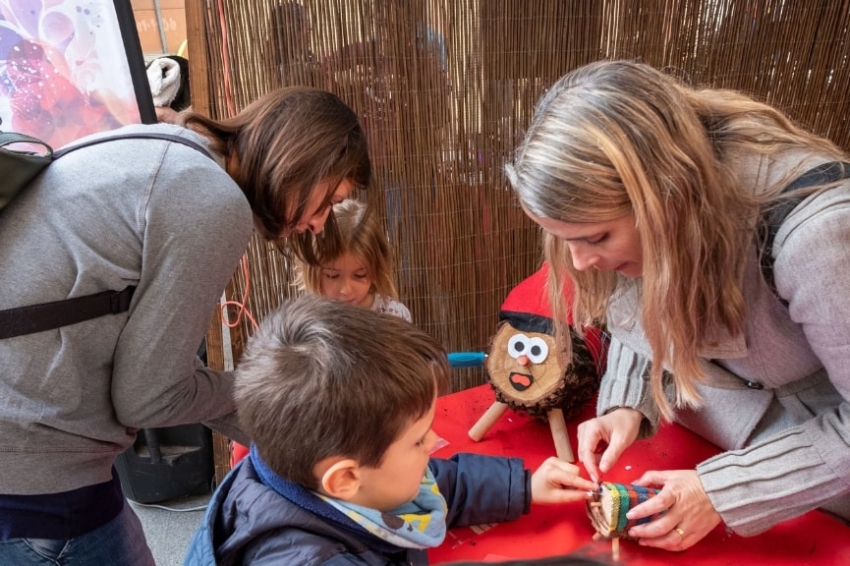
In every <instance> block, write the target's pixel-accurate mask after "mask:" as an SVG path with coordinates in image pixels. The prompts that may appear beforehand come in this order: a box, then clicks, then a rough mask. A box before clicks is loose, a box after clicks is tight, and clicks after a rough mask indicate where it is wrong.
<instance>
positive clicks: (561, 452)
mask: <svg viewBox="0 0 850 566" xmlns="http://www.w3.org/2000/svg"><path fill="white" fill-rule="evenodd" d="M546 417H547V419H548V420H549V428H550V429H551V430H552V440H554V441H555V454H556V455H557V456H558V458H560V459H561V460H563V461H564V462H575V460H576V459H575V456H573V448H572V446H570V438H569V437H568V436H567V423H566V422H565V421H564V413H563V411H561V409H552V410H551V411H549V412H547V413H546Z"/></svg>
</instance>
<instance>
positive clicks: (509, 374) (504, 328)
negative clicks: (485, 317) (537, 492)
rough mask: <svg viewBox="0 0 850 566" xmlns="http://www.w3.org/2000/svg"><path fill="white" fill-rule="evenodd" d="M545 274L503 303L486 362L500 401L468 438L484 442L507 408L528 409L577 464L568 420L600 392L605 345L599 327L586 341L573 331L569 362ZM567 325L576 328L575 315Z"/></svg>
mask: <svg viewBox="0 0 850 566" xmlns="http://www.w3.org/2000/svg"><path fill="white" fill-rule="evenodd" d="M547 276H548V268H547V265H546V264H545V263H544V265H543V267H541V268H540V269H539V270H538V271H537V272H536V273H535V274H534V275H532V276H531V277H529V278H527V279H525V280H524V281H522V282H521V283H520V284H519V285H517V286H516V287H515V288H514V289H513V290H511V292H510V293H509V294H508V296H507V298H506V299H505V301H504V303H502V307H501V309H500V311H499V319H500V322H499V326H498V327H497V330H496V334H495V335H494V336H493V338H492V340H491V343H490V350H489V354H488V356H487V359H486V362H485V363H486V367H487V374H488V378H489V381H490V385H491V386H492V387H493V389H494V391H495V393H496V402H495V403H493V404H492V405H491V406H490V408H489V409H488V410H487V411H486V412H485V413H484V415H482V416H481V418H480V419H478V422H476V423H475V425H473V427H472V428H471V429H470V430H469V436H470V438H472V439H473V440H475V441H476V442H477V441H479V440H481V439H482V438H483V437H484V435H485V434H486V433H487V431H488V430H490V428H491V427H492V426H493V425H494V424H495V423H496V422H497V421H498V420H499V418H501V416H502V415H503V414H504V413H505V411H507V410H508V408H511V409H514V410H517V411H526V412H528V414H530V415H532V416H536V417H540V418H545V419H546V420H547V421H548V423H549V427H550V429H551V431H552V438H553V440H554V442H555V453H556V454H557V456H558V458H560V459H562V460H565V461H567V462H573V461H574V460H575V457H574V456H573V450H572V447H571V446H570V441H569V437H568V436H567V428H566V419H569V418H572V417H573V416H575V415H576V414H577V413H578V412H579V411H580V410H581V409H582V408H583V407H584V406H585V405H586V404H587V402H588V401H589V400H590V399H591V398H592V397H593V396H594V395H595V394H596V392H597V390H598V388H599V381H600V377H601V375H602V369H603V366H604V360H605V354H606V352H607V351H606V348H605V346H606V344H607V341H606V340H605V337H604V335H603V334H602V332H600V331H599V330H598V329H595V328H588V329H585V336H584V339H582V338H580V337H579V336H578V335H577V334H576V333H575V331H574V330H573V329H572V328H570V339H571V340H572V357H571V358H569V359H567V356H566V355H565V349H564V348H563V347H562V346H559V345H558V343H556V341H555V336H554V335H553V329H554V326H553V321H552V316H551V308H550V307H549V300H548V298H547V296H546V286H547ZM570 294H571V293H570ZM566 299H567V300H566V301H565V304H567V305H570V304H572V300H571V299H572V297H571V296H570V297H566ZM568 322H569V323H570V324H572V318H571V317H570V318H568Z"/></svg>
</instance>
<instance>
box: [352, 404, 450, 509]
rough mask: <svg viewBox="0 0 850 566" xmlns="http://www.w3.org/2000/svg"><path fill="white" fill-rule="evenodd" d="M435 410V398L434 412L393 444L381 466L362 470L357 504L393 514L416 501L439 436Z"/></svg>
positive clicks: (415, 424)
mask: <svg viewBox="0 0 850 566" xmlns="http://www.w3.org/2000/svg"><path fill="white" fill-rule="evenodd" d="M435 411H436V399H435V403H432V404H431V409H430V410H429V411H428V412H427V413H426V414H425V415H424V416H423V417H422V418H421V419H418V420H417V421H415V422H413V423H411V424H410V425H409V426H408V427H407V428H406V429H405V430H404V431H403V432H402V434H401V437H400V438H399V439H398V440H396V441H395V442H393V443H392V444H391V445H390V447H389V449H388V450H387V452H386V454H384V460H383V462H382V463H381V465H380V467H378V468H365V467H363V468H360V473H361V481H360V491H359V492H358V494H357V500H356V501H355V503H357V504H359V505H363V506H364V507H369V508H370V509H377V510H378V511H391V510H393V509H395V508H396V507H399V506H400V505H403V504H405V503H409V502H411V501H413V500H414V499H416V497H417V495H419V485H420V484H421V483H422V477H423V476H424V475H425V470H426V468H427V467H428V459H429V455H430V454H431V451H432V450H433V448H434V445H435V443H436V442H437V435H436V433H435V432H434V431H433V430H431V426H432V425H433V423H434V413H435Z"/></svg>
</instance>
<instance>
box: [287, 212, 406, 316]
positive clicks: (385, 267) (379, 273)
mask: <svg viewBox="0 0 850 566" xmlns="http://www.w3.org/2000/svg"><path fill="white" fill-rule="evenodd" d="M332 210H333V217H334V220H335V222H336V228H337V232H338V234H339V247H338V248H337V249H336V250H335V251H334V253H328V254H325V255H324V257H323V260H322V263H321V265H315V264H311V263H308V262H305V261H303V260H296V262H295V266H296V269H297V272H298V281H297V285H298V287H299V288H300V289H301V290H305V291H308V292H310V293H315V294H321V289H322V266H323V265H326V264H327V263H328V262H331V261H334V260H335V259H337V258H339V257H340V256H342V255H343V254H345V253H351V254H353V255H354V256H355V257H356V258H357V259H359V260H360V261H361V262H363V265H364V266H365V267H366V270H367V272H368V273H369V279H371V280H372V286H371V288H370V289H369V292H370V293H373V294H374V293H378V294H380V295H381V296H384V297H389V298H391V299H396V300H398V291H396V287H395V283H394V282H393V278H392V264H393V259H392V248H391V247H390V243H389V241H388V240H387V232H386V229H385V228H384V226H383V225H382V224H381V221H380V220H379V219H378V217H377V215H376V214H375V213H374V211H373V210H372V209H370V208H369V207H367V206H366V204H364V203H363V202H360V201H358V200H355V199H346V200H344V201H342V202H341V203H338V204H335V205H334V207H333V209H332Z"/></svg>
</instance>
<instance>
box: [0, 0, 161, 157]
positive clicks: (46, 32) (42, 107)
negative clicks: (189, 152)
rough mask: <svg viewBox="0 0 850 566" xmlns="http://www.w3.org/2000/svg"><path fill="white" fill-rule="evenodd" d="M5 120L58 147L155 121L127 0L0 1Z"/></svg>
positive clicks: (0, 114) (0, 109) (5, 125)
mask: <svg viewBox="0 0 850 566" xmlns="http://www.w3.org/2000/svg"><path fill="white" fill-rule="evenodd" d="M0 119H2V125H0V129H2V130H4V131H16V132H21V133H24V134H28V135H31V136H35V137H38V138H41V139H43V140H45V141H46V142H48V143H49V144H50V145H52V146H53V147H54V148H56V147H61V146H63V145H65V144H67V143H69V142H71V141H74V140H76V139H79V138H81V137H83V136H86V135H89V134H92V133H96V132H101V131H105V130H112V129H115V128H118V127H120V126H123V125H125V124H130V123H139V122H145V123H148V122H155V121H156V118H155V115H154V111H153V103H152V101H151V100H150V91H149V88H148V83H147V80H146V77H145V71H144V60H143V57H142V51H141V47H140V45H139V37H138V33H137V31H136V28H135V22H134V19H133V16H132V8H131V6H130V2H129V0H0Z"/></svg>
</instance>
